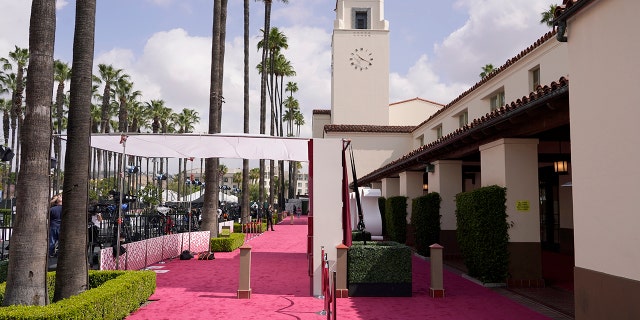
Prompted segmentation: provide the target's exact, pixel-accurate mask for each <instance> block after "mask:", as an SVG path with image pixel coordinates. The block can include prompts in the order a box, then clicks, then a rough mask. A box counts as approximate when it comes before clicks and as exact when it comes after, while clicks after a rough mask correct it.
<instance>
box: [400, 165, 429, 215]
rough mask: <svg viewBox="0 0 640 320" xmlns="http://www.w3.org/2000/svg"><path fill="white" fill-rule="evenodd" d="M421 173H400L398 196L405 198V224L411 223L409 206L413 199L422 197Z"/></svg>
mask: <svg viewBox="0 0 640 320" xmlns="http://www.w3.org/2000/svg"><path fill="white" fill-rule="evenodd" d="M423 173H424V172H422V171H405V172H401V173H400V183H399V185H400V195H401V196H404V197H407V224H410V223H411V204H412V202H413V199H414V198H417V197H421V196H422V174H423Z"/></svg>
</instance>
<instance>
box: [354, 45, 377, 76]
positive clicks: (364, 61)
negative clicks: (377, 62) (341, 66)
mask: <svg viewBox="0 0 640 320" xmlns="http://www.w3.org/2000/svg"><path fill="white" fill-rule="evenodd" d="M349 63H350V65H351V66H352V67H353V68H354V69H355V70H360V71H362V70H368V69H369V68H371V67H372V66H373V54H372V53H371V52H369V50H367V49H364V48H357V49H355V50H353V52H351V54H350V55H349Z"/></svg>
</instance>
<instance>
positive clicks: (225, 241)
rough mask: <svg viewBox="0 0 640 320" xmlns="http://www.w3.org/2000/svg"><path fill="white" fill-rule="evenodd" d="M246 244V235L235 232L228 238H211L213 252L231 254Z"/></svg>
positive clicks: (210, 245) (210, 243) (210, 244)
mask: <svg viewBox="0 0 640 320" xmlns="http://www.w3.org/2000/svg"><path fill="white" fill-rule="evenodd" d="M243 243H244V233H240V232H233V233H231V234H230V235H229V236H228V237H220V238H211V239H210V240H209V247H210V248H211V251H213V252H231V251H233V250H235V249H237V248H240V247H241V246H242V244H243Z"/></svg>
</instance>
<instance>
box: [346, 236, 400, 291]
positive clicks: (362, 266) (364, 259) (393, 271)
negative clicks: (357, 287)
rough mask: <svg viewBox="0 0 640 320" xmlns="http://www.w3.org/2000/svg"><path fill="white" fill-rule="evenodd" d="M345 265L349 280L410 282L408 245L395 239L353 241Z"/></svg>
mask: <svg viewBox="0 0 640 320" xmlns="http://www.w3.org/2000/svg"><path fill="white" fill-rule="evenodd" d="M347 264H348V267H347V273H348V275H347V280H348V281H349V283H406V282H409V283H410V282H411V248H409V247H407V246H406V245H403V244H400V243H397V242H393V241H373V242H367V244H366V245H365V244H363V243H362V242H354V243H353V245H352V246H351V247H350V248H349V251H347Z"/></svg>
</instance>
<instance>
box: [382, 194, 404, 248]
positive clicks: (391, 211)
mask: <svg viewBox="0 0 640 320" xmlns="http://www.w3.org/2000/svg"><path fill="white" fill-rule="evenodd" d="M385 218H386V220H387V233H388V234H389V238H390V240H391V241H395V242H399V243H406V242H407V197H403V196H398V197H391V198H388V199H387V204H386V208H385Z"/></svg>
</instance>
